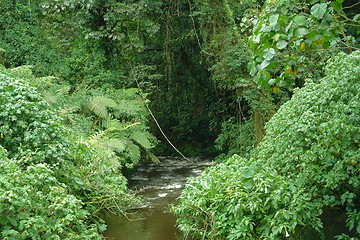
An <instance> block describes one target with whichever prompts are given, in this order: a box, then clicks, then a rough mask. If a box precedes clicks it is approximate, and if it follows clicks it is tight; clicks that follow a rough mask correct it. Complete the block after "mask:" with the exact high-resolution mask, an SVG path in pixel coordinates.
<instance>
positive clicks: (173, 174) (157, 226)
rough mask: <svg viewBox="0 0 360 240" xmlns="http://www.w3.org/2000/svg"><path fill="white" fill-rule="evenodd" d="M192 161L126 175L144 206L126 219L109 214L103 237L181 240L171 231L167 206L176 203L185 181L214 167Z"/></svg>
mask: <svg viewBox="0 0 360 240" xmlns="http://www.w3.org/2000/svg"><path fill="white" fill-rule="evenodd" d="M191 160H192V162H189V161H187V160H184V159H181V158H163V159H161V163H160V164H154V163H147V164H140V165H139V166H137V168H136V169H135V170H134V171H132V172H131V173H129V174H128V179H129V188H131V189H133V190H137V191H139V193H140V194H141V195H143V196H144V204H143V205H141V206H137V207H136V209H133V210H132V211H131V212H130V214H129V215H128V218H129V219H127V218H125V217H118V216H114V215H110V214H109V215H108V216H107V223H108V230H107V231H106V232H105V234H104V235H105V237H106V238H108V239H114V240H180V239H184V236H183V235H182V234H181V233H180V232H179V231H178V230H177V229H176V227H174V225H175V222H176V218H175V216H174V215H173V214H172V213H171V212H170V206H169V204H171V203H175V202H176V198H177V197H178V196H179V195H180V193H181V189H182V188H183V186H184V184H185V183H186V181H187V178H188V177H196V176H199V175H200V174H201V172H202V170H203V169H205V168H206V167H209V166H211V165H213V164H214V162H213V161H212V160H211V159H208V158H200V157H199V158H192V159H191ZM187 239H189V240H190V238H187Z"/></svg>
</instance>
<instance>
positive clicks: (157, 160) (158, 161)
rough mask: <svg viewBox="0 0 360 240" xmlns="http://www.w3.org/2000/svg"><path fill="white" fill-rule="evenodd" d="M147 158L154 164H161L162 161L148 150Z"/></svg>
mask: <svg viewBox="0 0 360 240" xmlns="http://www.w3.org/2000/svg"><path fill="white" fill-rule="evenodd" d="M146 157H147V158H148V159H150V160H151V161H152V162H154V163H160V159H158V157H157V156H155V154H153V153H152V152H150V151H147V150H146Z"/></svg>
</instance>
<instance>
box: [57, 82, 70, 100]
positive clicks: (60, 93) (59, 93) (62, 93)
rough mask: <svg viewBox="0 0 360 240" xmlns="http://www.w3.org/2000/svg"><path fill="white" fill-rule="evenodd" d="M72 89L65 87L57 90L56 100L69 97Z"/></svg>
mask: <svg viewBox="0 0 360 240" xmlns="http://www.w3.org/2000/svg"><path fill="white" fill-rule="evenodd" d="M70 90H71V87H70V86H69V85H65V86H63V87H62V88H59V89H57V90H56V98H60V97H64V96H65V95H66V96H67V95H68V94H69V93H70Z"/></svg>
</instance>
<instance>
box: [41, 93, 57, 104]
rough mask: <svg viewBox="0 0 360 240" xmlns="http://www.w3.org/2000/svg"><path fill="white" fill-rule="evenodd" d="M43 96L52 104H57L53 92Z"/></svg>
mask: <svg viewBox="0 0 360 240" xmlns="http://www.w3.org/2000/svg"><path fill="white" fill-rule="evenodd" d="M42 94H43V97H44V99H45V101H47V102H51V103H56V102H57V97H56V95H54V94H53V93H52V92H50V91H44V92H43V93H42Z"/></svg>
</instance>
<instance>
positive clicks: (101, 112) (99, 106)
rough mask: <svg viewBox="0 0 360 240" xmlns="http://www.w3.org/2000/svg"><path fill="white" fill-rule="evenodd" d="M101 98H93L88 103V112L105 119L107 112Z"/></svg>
mask: <svg viewBox="0 0 360 240" xmlns="http://www.w3.org/2000/svg"><path fill="white" fill-rule="evenodd" d="M102 98H103V97H95V98H93V99H92V100H91V101H90V110H91V111H92V112H93V113H95V114H96V115H97V116H98V117H101V118H107V117H108V111H107V109H106V106H105V105H104V104H103V103H102Z"/></svg>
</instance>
